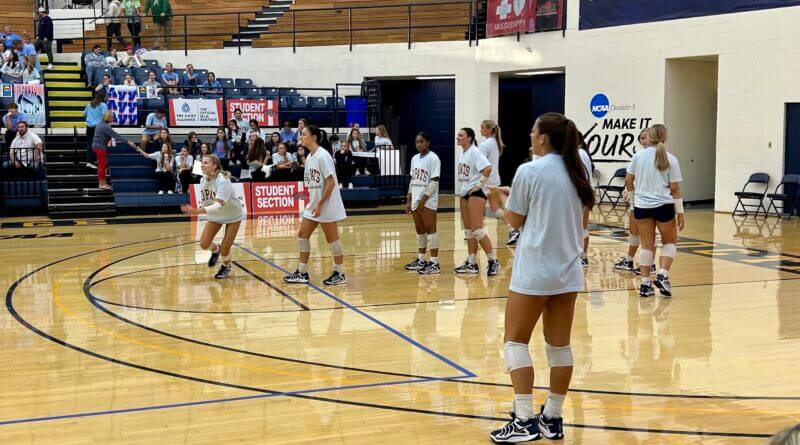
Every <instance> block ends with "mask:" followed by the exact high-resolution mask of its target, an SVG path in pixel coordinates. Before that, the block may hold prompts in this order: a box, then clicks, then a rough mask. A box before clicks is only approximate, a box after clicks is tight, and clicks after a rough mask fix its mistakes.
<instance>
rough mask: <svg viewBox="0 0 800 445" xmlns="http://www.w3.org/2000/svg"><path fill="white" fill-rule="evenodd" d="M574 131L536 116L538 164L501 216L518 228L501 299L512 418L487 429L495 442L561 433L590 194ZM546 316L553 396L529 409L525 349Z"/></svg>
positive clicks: (525, 170) (528, 168)
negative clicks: (536, 410) (537, 408)
mask: <svg viewBox="0 0 800 445" xmlns="http://www.w3.org/2000/svg"><path fill="white" fill-rule="evenodd" d="M578 138H579V137H578V129H577V128H576V127H575V124H574V123H573V122H572V121H570V120H569V119H567V118H566V117H564V116H563V115H560V114H556V113H547V114H544V115H542V116H541V117H539V119H537V120H536V123H535V124H534V126H533V130H532V132H531V142H532V143H533V147H534V150H535V151H536V154H538V155H540V156H542V157H541V158H539V159H537V160H536V161H535V162H529V163H526V164H523V165H522V166H520V167H519V169H517V174H516V175H515V177H514V183H513V185H512V189H511V195H510V196H509V197H508V202H507V203H506V205H507V207H506V212H505V219H506V222H508V223H509V224H511V225H512V226H513V227H515V228H518V229H519V228H523V229H522V234H521V235H520V239H519V242H518V244H517V251H516V253H515V255H514V268H513V272H512V274H511V285H510V286H509V294H508V301H507V302H506V314H505V335H504V343H505V344H504V348H503V356H504V361H505V366H506V369H507V370H508V372H509V373H510V374H511V382H512V384H513V387H514V408H513V409H512V412H513V416H514V418H513V419H512V420H511V421H510V422H509V423H508V424H507V425H505V426H504V427H502V428H500V429H497V430H495V431H492V433H491V435H490V437H491V439H492V440H493V441H494V442H496V443H516V442H527V441H532V440H538V439H540V438H541V437H542V436H545V437H547V438H548V439H563V437H564V431H563V418H562V414H561V412H562V408H563V404H564V399H565V398H566V394H567V390H568V389H569V383H570V379H571V378H572V367H573V358H572V349H571V347H570V337H571V331H572V318H573V314H574V311H575V301H576V300H577V297H578V292H580V291H582V290H584V288H585V285H584V276H583V269H582V268H581V262H580V254H581V250H582V239H583V209H584V207H587V208H589V209H591V208H592V206H593V205H594V193H593V192H592V187H591V185H590V184H589V181H588V180H587V178H586V174H585V169H584V167H583V164H582V163H581V161H580V157H579V155H578ZM539 318H543V323H544V329H543V332H544V340H545V352H546V355H547V361H548V364H549V367H550V394H549V395H548V397H547V401H546V402H545V404H544V406H543V408H542V411H541V412H540V413H539V414H538V415H537V414H536V413H534V409H533V394H532V393H533V383H534V380H533V377H534V375H533V360H532V358H531V353H530V350H529V347H528V343H529V342H530V340H531V335H532V333H533V330H534V327H535V326H536V324H537V323H538V321H539Z"/></svg>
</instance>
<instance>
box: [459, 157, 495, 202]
mask: <svg viewBox="0 0 800 445" xmlns="http://www.w3.org/2000/svg"><path fill="white" fill-rule="evenodd" d="M490 165H491V164H490V163H489V160H488V159H486V156H484V155H483V153H481V151H480V150H478V147H476V146H474V145H473V146H472V147H470V148H469V150H467V151H465V152H463V153H461V159H459V160H458V183H459V184H461V188H460V189H459V191H458V194H459V195H460V196H461V197H465V196H467V193H469V191H470V189H472V188H473V187H476V186H477V185H478V183H480V181H481V176H483V170H484V169H485V168H486V167H488V166H490ZM486 190H488V187H486V186H484V188H483V192H484V193H486Z"/></svg>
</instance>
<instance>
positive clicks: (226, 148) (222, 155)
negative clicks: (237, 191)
mask: <svg viewBox="0 0 800 445" xmlns="http://www.w3.org/2000/svg"><path fill="white" fill-rule="evenodd" d="M211 147H212V153H213V154H214V156H216V157H218V158H219V160H220V162H221V163H222V167H223V168H225V169H227V168H228V167H229V166H230V163H231V148H233V144H232V143H231V141H229V140H228V136H226V135H225V129H224V128H218V129H217V138H216V139H214V141H213V142H211Z"/></svg>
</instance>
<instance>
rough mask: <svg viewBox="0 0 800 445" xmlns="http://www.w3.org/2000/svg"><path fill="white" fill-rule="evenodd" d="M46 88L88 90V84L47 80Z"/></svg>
mask: <svg viewBox="0 0 800 445" xmlns="http://www.w3.org/2000/svg"><path fill="white" fill-rule="evenodd" d="M44 84H45V86H46V87H47V88H48V89H49V88H86V84H85V83H83V82H80V81H77V82H68V81H63V80H55V81H54V80H45V82H44Z"/></svg>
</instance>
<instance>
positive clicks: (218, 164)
mask: <svg viewBox="0 0 800 445" xmlns="http://www.w3.org/2000/svg"><path fill="white" fill-rule="evenodd" d="M205 158H208V159H211V162H213V163H214V166H216V167H217V169H216V170H214V173H215V175H214V176H216V175H218V174H220V173H222V175H223V176H225V177H226V178H230V177H231V174H230V172H226V171H225V170H223V169H222V162H220V160H219V158H218V157H217V156H216V155H203V159H205Z"/></svg>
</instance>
